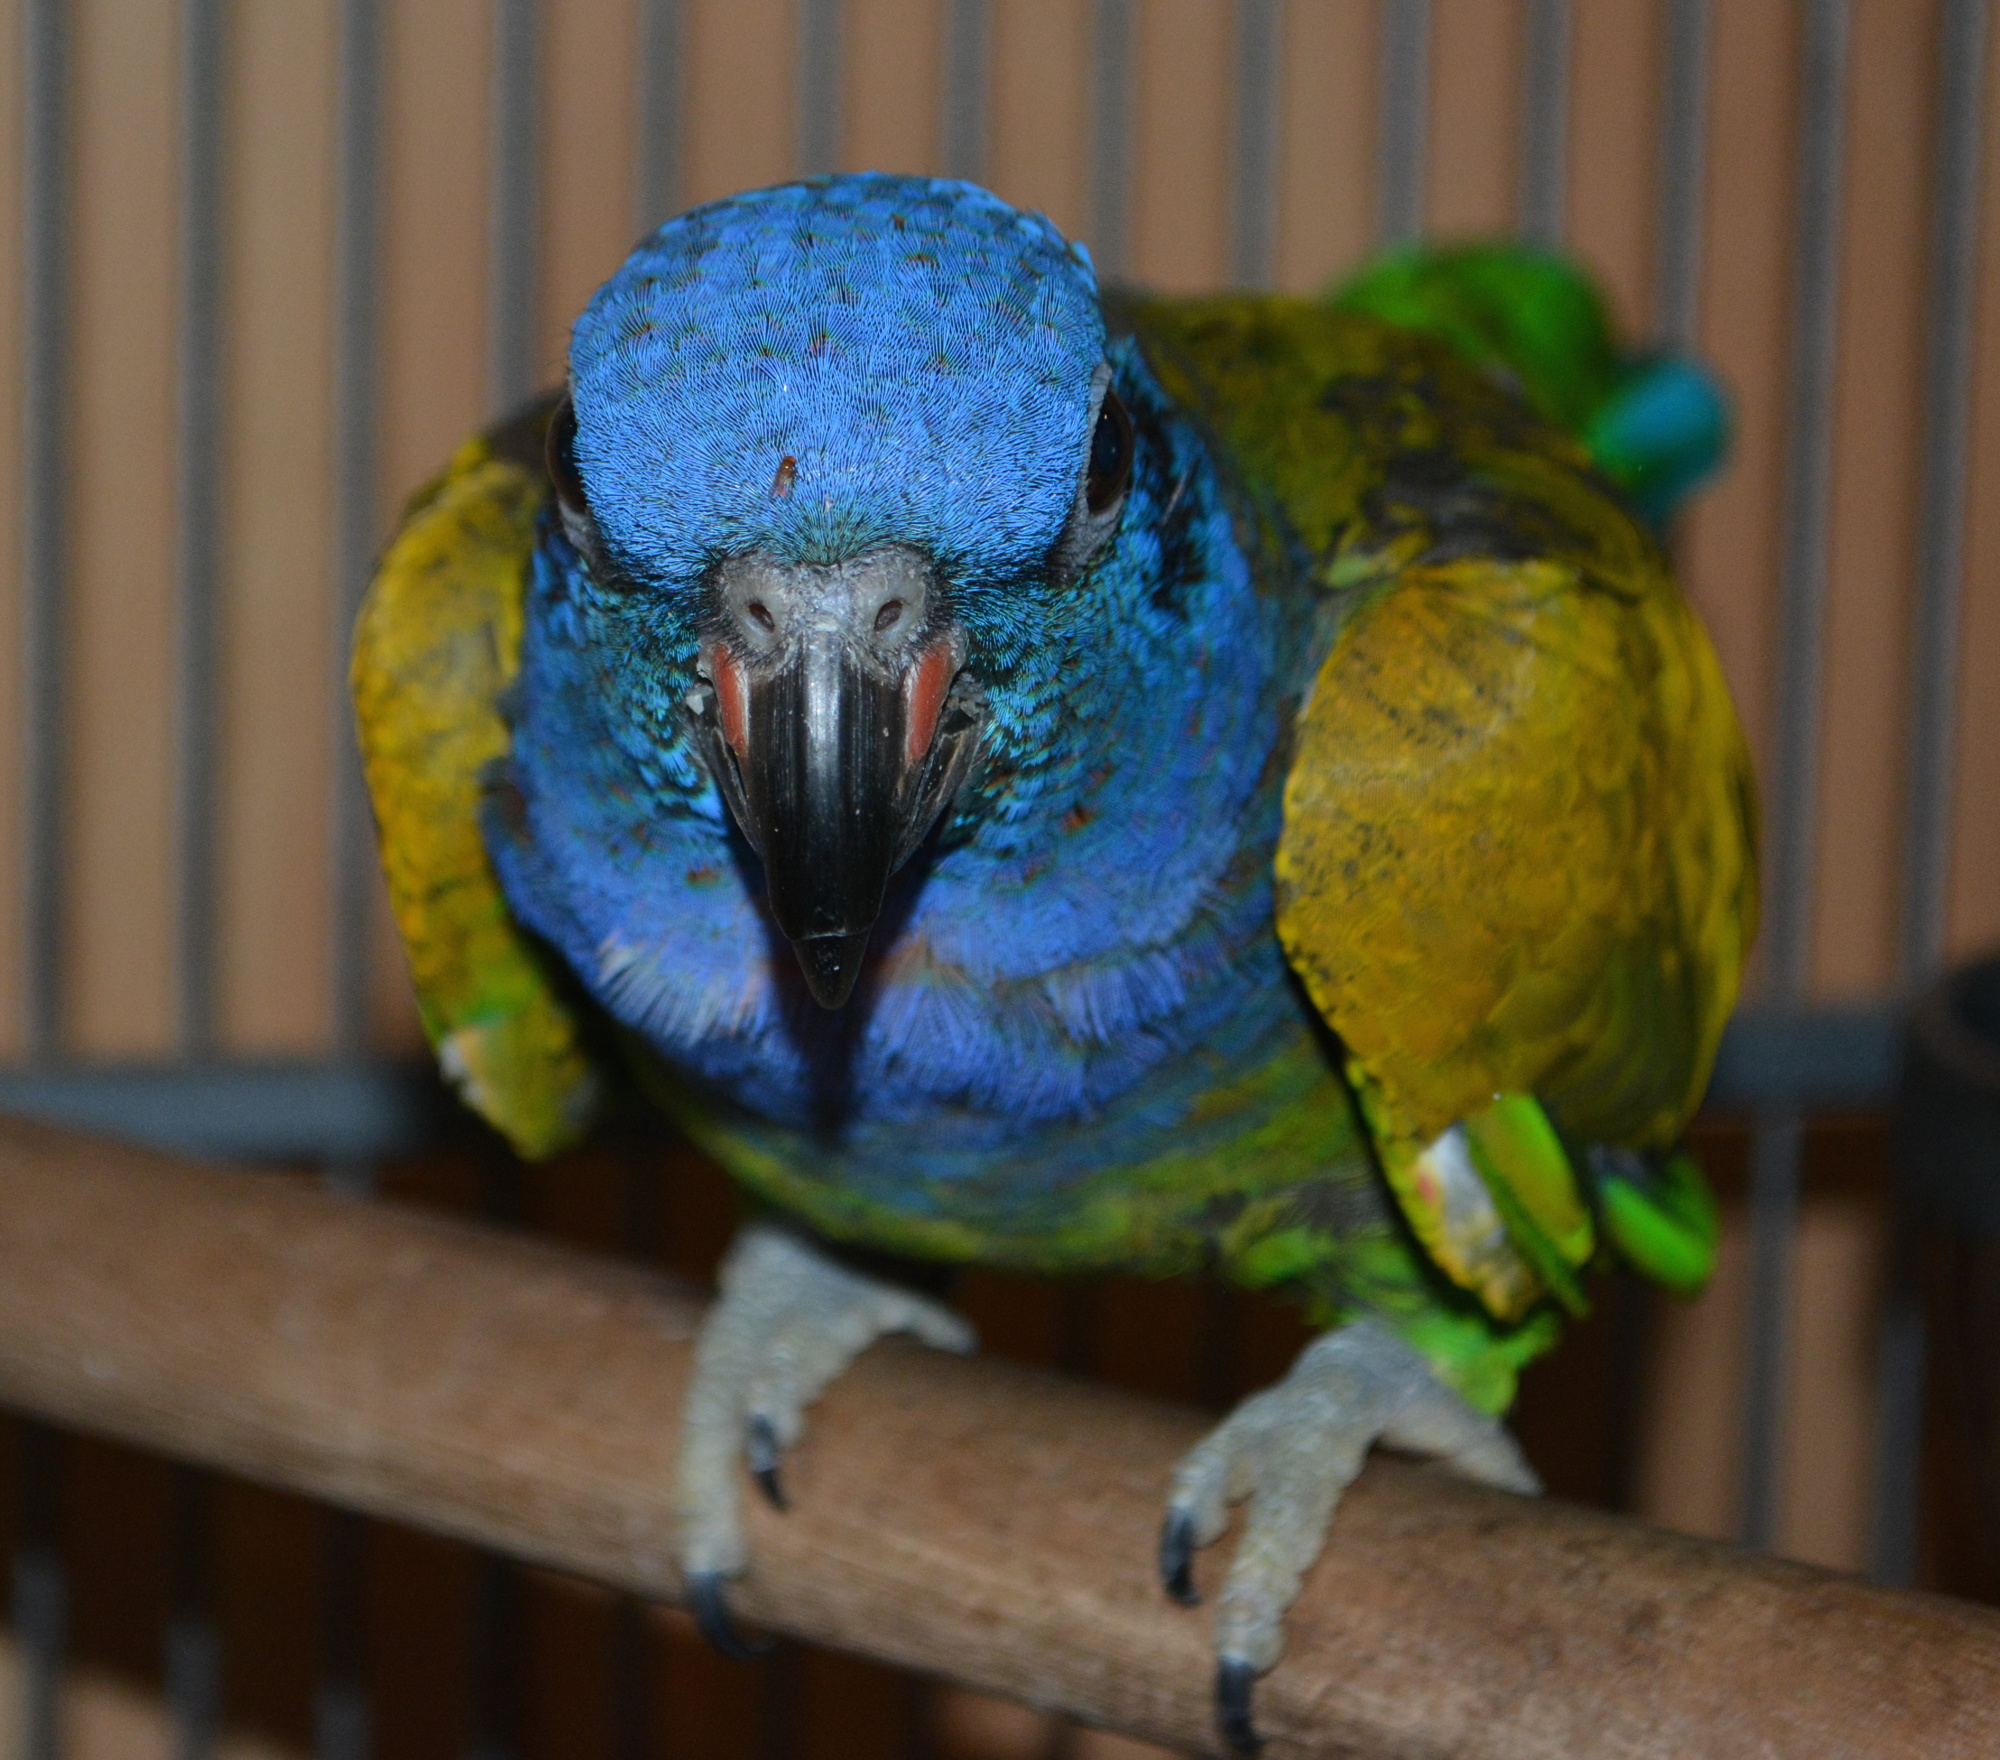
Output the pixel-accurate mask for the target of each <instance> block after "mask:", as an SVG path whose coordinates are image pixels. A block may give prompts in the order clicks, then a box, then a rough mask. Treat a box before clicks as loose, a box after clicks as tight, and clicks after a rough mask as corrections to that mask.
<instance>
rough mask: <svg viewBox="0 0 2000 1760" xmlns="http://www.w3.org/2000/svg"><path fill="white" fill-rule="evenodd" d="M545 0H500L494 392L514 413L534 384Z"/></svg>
mask: <svg viewBox="0 0 2000 1760" xmlns="http://www.w3.org/2000/svg"><path fill="white" fill-rule="evenodd" d="M540 37H541V7H540V0H493V172H492V175H493V245H492V250H493V260H492V271H491V273H492V280H491V282H490V284H489V286H488V289H487V307H488V319H487V322H488V323H489V325H490V326H491V329H490V332H489V344H488V346H489V349H490V351H491V352H490V354H489V357H488V366H487V398H488V401H489V404H490V407H491V409H492V412H493V414H494V415H495V416H505V415H509V414H511V413H512V412H513V411H514V410H516V409H518V408H519V407H520V406H521V405H522V404H523V403H525V402H526V401H527V400H528V397H529V395H530V394H531V393H532V392H533V390H534V388H535V304H536V301H535V273H536V268H537V264H536V237H535V233H536V214H535V209H536V199H535V198H536V183H537V181H538V173H539V170H540V153H539V147H540V142H539V140H538V139H537V138H536V137H537V135H538V134H539V133H540V120H541V118H540V111H541V105H540V103H539V102H538V97H539V93H538V90H537V88H538V84H539V80H538V74H539V63H540V59H541V53H540V51H541V43H540Z"/></svg>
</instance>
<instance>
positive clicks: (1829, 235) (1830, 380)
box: [1739, 0, 1849, 1547]
mask: <svg viewBox="0 0 2000 1760" xmlns="http://www.w3.org/2000/svg"><path fill="white" fill-rule="evenodd" d="M1848 26H1849V18H1848V0H1810V3H1809V5H1808V6H1807V9H1806V12H1805V18H1804V31H1803V40H1802V44H1801V65H1802V83H1801V92H1800V105H1799V170H1798V186H1797V196H1796V207H1795V212H1796V215H1797V233H1798V237H1797V258H1796V267H1795V282H1794V292H1793V319H1792V323H1793V329H1792V359H1791V386H1790V443H1789V447H1788V456H1787V459H1786V471H1785V490H1784V550H1783V561H1782V565H1781V571H1780V583H1779V610H1778V617H1779V646H1778V689H1777V724H1778V750H1777V759H1776V765H1777V777H1776V785H1775V787H1774V789H1773V795H1774V800H1773V806H1772V812H1771V832H1770V838H1769V843H1768V848H1769V850H1770V864H1771V876H1770V883H1769V885H1768V886H1767V888H1766V892H1765V896H1766V900H1767V913H1768V914H1767V922H1768V927H1767V928H1766V930H1765V935H1766V946H1767V948H1768V967H1767V970H1768V985H1767V988H1768V990H1769V992H1770V995H1771V997H1772V999H1773V1000H1774V1001H1775V1002H1777V1003H1778V1004H1779V1005H1780V1006H1790V1007H1797V1006H1799V1005H1800V1004H1801V1003H1802V1002H1803V1000H1804V997H1805V993H1806V984H1807V976H1808V962H1809V958H1810V952H1811V931H1812V902H1813V892H1812V856H1813V842H1814V819H1815V798H1814V797H1815V791H1816V790H1817V787H1818V782H1819V728H1820V713H1821V709H1820V699H1821V692H1822V685H1823V680H1822V672H1823V669H1824V666H1825V658H1826V596H1827V562H1828V547H1829V543H1830V540H1831V515H1832V495H1833V398H1834V374H1835V371H1836V368H1837V365H1838V354H1837V350H1838V345H1839V321H1840V280H1839V277H1840V220H1841V173H1842V162H1843V156H1844V147H1845V136H1846V113H1845V106H1846V95H1847V49H1848ZM1804 1134H1805V1120H1804V1118H1803V1116H1802V1115H1801V1114H1800V1113H1799V1112H1798V1111H1797V1110H1796V1109H1795V1108H1779V1109H1776V1110H1773V1111H1771V1112H1768V1113H1766V1114H1764V1115H1763V1116H1761V1117H1760V1118H1759V1119H1758V1120H1757V1124H1756V1128H1755V1132H1754V1136H1753V1140H1752V1145H1751V1196H1750V1243H1751V1244H1750V1257H1751V1267H1752V1271H1751V1275H1752V1277H1753V1279H1754V1283H1753V1287H1752V1294H1751V1306H1750V1340H1749V1370H1748V1373H1747V1375H1746V1377H1745V1392H1744V1414H1743V1465H1742V1512H1741V1517H1740V1522H1739V1532H1740V1533H1741V1536H1742V1539H1743V1542H1744V1544H1745V1545H1747V1546H1755V1547H1769V1546H1771V1545H1773V1544H1774V1543H1775V1541H1776V1539H1777V1533H1778V1524H1779V1521H1780V1518H1781V1510H1780V1507H1779V1486H1778V1476H1779V1469H1780V1464H1781V1450H1782V1445H1783V1435H1782V1430H1783V1401H1784V1378H1785V1359H1786V1336H1785V1335H1786V1330H1787V1327H1786V1321H1787V1316H1788V1315H1789V1312H1790V1308H1791V1276H1790V1271H1791V1243H1792V1236H1793V1234H1794V1233H1795V1231H1796V1228H1797V1223H1798V1207H1799V1170H1800V1165H1801V1161H1802V1157H1803V1152H1804V1140H1805V1139H1804Z"/></svg>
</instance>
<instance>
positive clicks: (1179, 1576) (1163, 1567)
mask: <svg viewBox="0 0 2000 1760" xmlns="http://www.w3.org/2000/svg"><path fill="white" fill-rule="evenodd" d="M1160 1582H1161V1584H1162V1585H1163V1586H1164V1587H1165V1589H1166V1591H1167V1593H1168V1594H1169V1595H1171V1596H1172V1597H1173V1598H1174V1599H1175V1600H1176V1601H1178V1602H1179V1603H1180V1604H1181V1605H1182V1606H1183V1607H1199V1606H1200V1605H1201V1597H1200V1596H1199V1595H1198V1594H1196V1593H1195V1587H1194V1517H1193V1516H1191V1515H1189V1514H1188V1512H1187V1511H1186V1510H1184V1509H1170V1510H1168V1511H1167V1519H1166V1521H1165V1522H1163V1523H1162V1524H1161V1526H1160Z"/></svg>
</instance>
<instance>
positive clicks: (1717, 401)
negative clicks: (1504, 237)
mask: <svg viewBox="0 0 2000 1760" xmlns="http://www.w3.org/2000/svg"><path fill="white" fill-rule="evenodd" d="M1330 298H1331V301H1332V304H1333V305H1334V306H1335V308H1336V309H1338V310H1340V311H1346V312H1361V313H1366V314H1368V315H1369V316H1371V317H1376V318H1382V319H1385V320H1386V321H1387V322H1389V323H1391V324H1396V325H1399V326H1401V327H1402V328H1404V329H1408V330H1418V331H1422V332H1424V333H1425V334H1426V335H1431V336H1436V337H1438V338H1440V339H1441V340H1443V341H1445V342H1447V343H1449V344H1450V345H1451V346H1452V348H1453V349H1454V350H1456V352H1457V353H1458V354H1459V355H1460V356H1461V357H1463V358H1464V359H1465V360H1467V361H1470V362H1471V363H1472V364H1473V365H1475V366H1477V367H1479V368H1480V369H1481V370H1482V371H1484V372H1486V373H1487V374H1489V375H1490V376H1492V377H1495V378H1498V379H1500V380H1502V381H1503V382H1504V383H1506V384H1508V385H1510V386H1511V387H1513V388H1514V389H1516V390H1518V391H1519V392H1520V393H1521V395H1522V396H1523V397H1524V398H1526V400H1527V401H1528V403H1529V404H1530V405H1531V406H1532V407H1533V408H1534V410H1535V412H1536V413H1537V414H1538V415H1540V416H1542V417H1543V418H1544V419H1545V420H1547V421H1551V422H1553V423H1555V424H1556V425H1557V426H1558V427H1560V428H1563V429H1565V430H1567V431H1568V432H1569V433H1571V434H1574V435H1575V436H1576V437H1577V438H1578V439H1579V440H1581V441H1582V442H1583V443H1584V446H1585V447H1586V449H1587V450H1588V451H1589V453H1590V456H1591V460H1592V462H1593V463H1595V464H1596V466H1597V467H1598V469H1599V470H1601V471H1603V472H1604V473H1605V475H1607V476H1608V477H1610V478H1611V479H1612V481H1613V482H1615V483H1617V484H1618V485H1619V487H1620V488H1622V489H1623V490H1624V491H1625V493H1626V495H1627V496H1628V497H1629V498H1630V500H1631V501H1632V503H1633V504H1634V505H1635V506H1636V507H1637V509H1638V511H1639V512H1640V513H1642V514H1643V515H1644V516H1645V517H1646V518H1647V519H1648V520H1650V521H1652V522H1653V523H1654V524H1655V525H1661V524H1664V523H1665V521H1666V520H1667V519H1668V518H1670V517H1671V516H1672V514H1673V512H1674V510H1675V509H1676V508H1677V507H1678V506H1679V505H1680V504H1681V503H1682V502H1683V501H1684V500H1685V499H1686V498H1687V496H1688V495H1689V494H1690V493H1691V492H1692V491H1693V490H1694V489H1695V488H1696V487H1697V486H1698V485H1700V484H1701V483H1702V482H1703V481H1704V480H1705V479H1707V478H1708V477H1709V476H1711V475H1712V474H1713V473H1714V472H1715V470H1716V469H1717V467H1718V466H1719V465H1720V464H1721V463H1722V460H1723V458H1724V457H1725V456H1726V455H1727V453H1728V450H1729V433H1730V412H1729V403H1728V399H1727V397H1726V396H1725V395H1724V393H1723V391H1722V388H1721V387H1720V386H1719V385H1718V384H1717V383H1716V381H1715V379H1714V378H1713V376H1712V375H1710V374H1709V373H1708V372H1707V371H1705V370H1704V369H1703V368H1702V367H1701V366H1699V365H1698V364H1697V363H1696V362H1694V361H1691V360H1687V359H1683V358H1681V357H1679V356H1676V355H1673V354H1670V353H1665V352H1661V351H1653V350H1638V351H1622V350H1621V349H1620V348H1619V345H1618V341H1617V337H1616V333H1615V330H1614V327H1613V325H1612V322H1611V313H1610V309H1609V307H1608V306H1607V304H1606V302H1605V299H1604V295H1603V293H1602V292H1601V291H1600V290H1599V288H1598V286H1597V284H1596V283H1595V282H1594V281H1592V280H1591V278H1590V277H1589V275H1587V274H1586V273H1585V272H1584V270H1583V269H1582V268H1581V267H1580V266H1579V265H1578V264H1577V263H1576V262H1575V261H1573V260H1572V259H1570V258H1568V257H1564V256H1560V255H1558V254H1556V253H1555V252H1553V251H1546V250H1541V249H1538V248H1537V247H1535V246H1533V245H1526V244H1519V243H1513V242H1507V241H1496V242H1491V243H1481V244H1465V245H1448V246H1435V245H1416V244H1412V245H1405V246H1401V247H1399V248H1397V249H1395V250H1392V251H1388V252H1385V253H1384V254H1383V255H1382V256H1379V257H1377V258H1375V259H1374V260H1373V261H1372V262H1370V263H1369V264H1368V265H1367V266H1366V267H1365V268H1363V269H1362V270H1361V271H1360V273H1359V274H1357V275H1355V276H1354V277H1353V279H1352V280H1350V281H1347V282H1346V283H1344V284H1343V285H1341V286H1340V287H1338V288H1337V289H1335V290H1334V292H1333V293H1332V294H1331V296H1330Z"/></svg>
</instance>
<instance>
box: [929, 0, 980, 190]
mask: <svg viewBox="0 0 2000 1760" xmlns="http://www.w3.org/2000/svg"><path fill="white" fill-rule="evenodd" d="M992 28H993V26H992V18H991V6H990V0H945V10H944V139H943V140H942V141H941V142H940V143H939V145H940V147H941V148H942V151H941V152H940V154H939V160H940V162H941V163H942V164H943V166H944V174H945V176H947V177H963V178H965V179H966V180H967V181H969V182H972V183H978V182H980V181H981V180H982V179H984V177H985V176H986V129H987V120H986V108H987V106H986V84H987V75H988V57H989V48H988V44H989V39H990V36H991V32H992Z"/></svg>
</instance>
